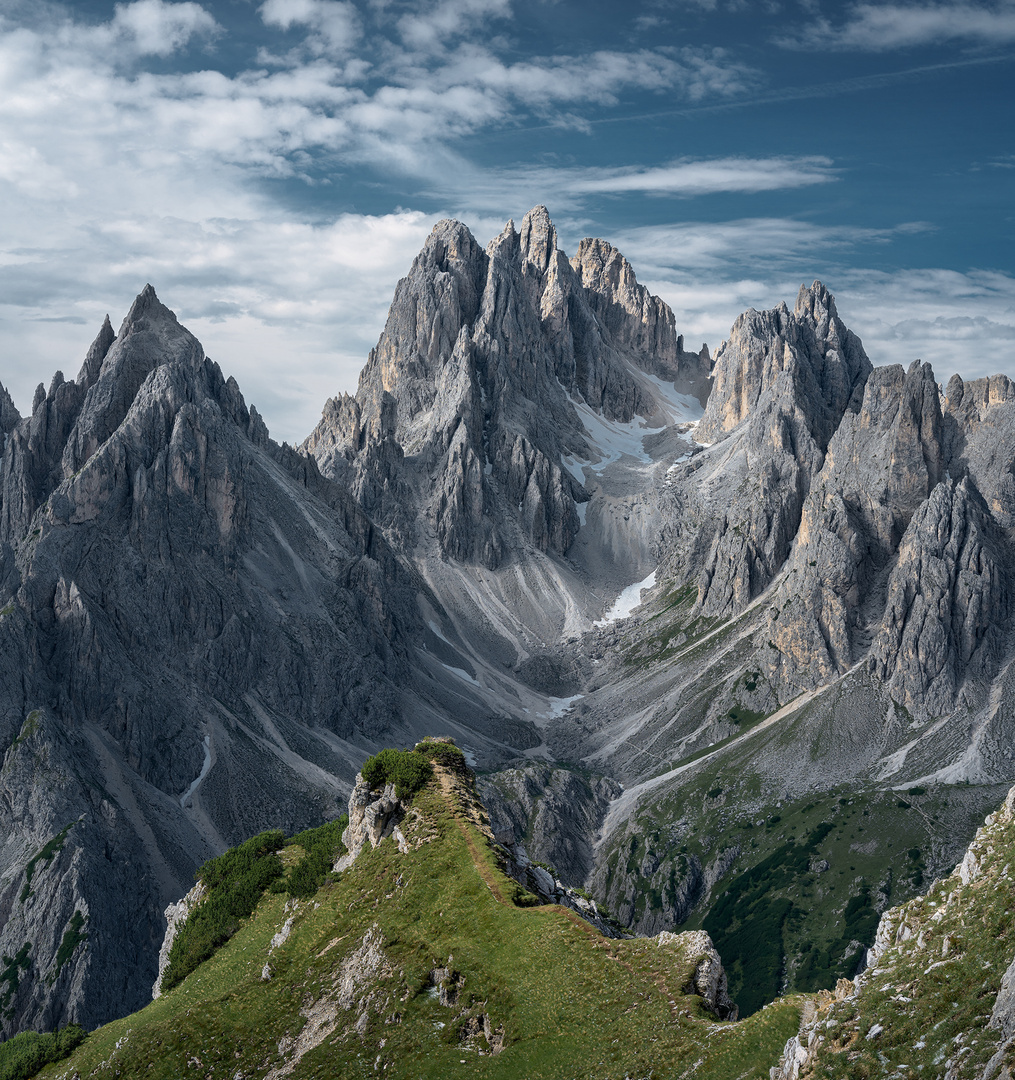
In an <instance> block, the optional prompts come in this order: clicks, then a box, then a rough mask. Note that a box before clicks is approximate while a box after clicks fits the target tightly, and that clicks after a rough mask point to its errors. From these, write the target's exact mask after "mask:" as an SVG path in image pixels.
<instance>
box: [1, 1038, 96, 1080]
mask: <svg viewBox="0 0 1015 1080" xmlns="http://www.w3.org/2000/svg"><path fill="white" fill-rule="evenodd" d="M84 1038H85V1031H84V1028H82V1027H80V1026H79V1025H78V1024H68V1025H67V1026H66V1027H65V1028H61V1029H60V1030H59V1031H50V1032H47V1033H46V1034H44V1035H40V1034H39V1032H37V1031H23V1032H21V1034H20V1035H15V1036H14V1037H13V1038H10V1039H7V1040H6V1041H5V1042H2V1043H0V1080H28V1078H29V1077H31V1076H34V1075H35V1074H36V1073H37V1072H38V1071H39V1070H40V1069H41V1068H42V1067H43V1066H44V1065H49V1064H51V1063H52V1062H54V1061H62V1060H63V1059H64V1058H65V1057H69V1056H70V1054H71V1053H72V1052H73V1051H74V1050H75V1049H76V1048H77V1047H78V1046H80V1044H81V1043H82V1042H83V1041H84Z"/></svg>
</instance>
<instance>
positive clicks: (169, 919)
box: [152, 881, 208, 1001]
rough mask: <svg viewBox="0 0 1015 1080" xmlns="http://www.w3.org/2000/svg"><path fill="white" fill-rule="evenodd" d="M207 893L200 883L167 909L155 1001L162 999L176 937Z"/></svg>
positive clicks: (153, 989)
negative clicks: (164, 978) (164, 977)
mask: <svg viewBox="0 0 1015 1080" xmlns="http://www.w3.org/2000/svg"><path fill="white" fill-rule="evenodd" d="M207 892H208V890H207V889H206V888H205V887H204V882H202V881H199V882H198V883H197V884H196V885H195V886H194V887H193V888H192V889H191V890H190V892H189V893H187V895H186V896H184V897H183V898H182V899H181V900H178V901H177V902H176V903H175V904H169V905H168V906H167V907H166V936H165V937H164V938H163V939H162V947H161V948H160V949H159V973H158V975H157V976H156V978H155V984H154V986H152V1000H153V1001H154V1000H155V999H156V998H160V997H162V976H163V975H165V973H166V968H167V967H169V952H170V950H171V949H172V947H173V942H174V941H175V940H176V935H177V934H178V933H179V932H180V930H181V929H182V928H183V924H184V923H185V922H186V921H187V919H188V918H189V917H190V913H191V912H192V911H193V910H194V909H195V908H196V907H197V906H198V904H200V903H201V901H202V900H203V899H204V898H205V895H206V894H207Z"/></svg>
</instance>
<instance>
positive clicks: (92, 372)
mask: <svg viewBox="0 0 1015 1080" xmlns="http://www.w3.org/2000/svg"><path fill="white" fill-rule="evenodd" d="M148 288H151V286H150V285H149V286H148ZM115 340H116V334H114V333H113V325H112V323H111V322H110V321H109V316H108V315H107V316H106V317H105V319H104V320H103V323H102V327H101V328H100V329H99V332H98V334H97V335H96V337H95V340H94V341H93V342H92V344H91V346H90V347H89V349H88V352H87V354H86V355H85V362H84V364H82V365H81V371H80V372H79V373H78V379H77V381H78V382H79V383H80V384H81V385H82V386H83V387H84V388H85V389H86V390H87V389H88V388H89V387H90V386H91V385H92V384H93V383H94V382H95V380H96V379H97V378H98V377H99V370H100V368H101V367H102V361H103V360H105V358H106V353H107V352H109V346H110V345H112V344H113V342H114V341H115Z"/></svg>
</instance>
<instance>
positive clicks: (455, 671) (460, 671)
mask: <svg viewBox="0 0 1015 1080" xmlns="http://www.w3.org/2000/svg"><path fill="white" fill-rule="evenodd" d="M441 667H442V668H444V670H445V671H450V672H451V674H452V675H457V676H458V678H460V679H464V680H465V681H466V682H467V683H472V685H473V686H478V687H479V688H480V690H482V689H483V684H482V683H481V682H478V681H477V680H476V679H474V678H473V677H472V676H471V675H470V674H469V673H468V672H467V671H466V670H465V668H460V667H452V666H451V665H450V664H443V663H442V664H441Z"/></svg>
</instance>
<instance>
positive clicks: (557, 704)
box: [539, 694, 585, 720]
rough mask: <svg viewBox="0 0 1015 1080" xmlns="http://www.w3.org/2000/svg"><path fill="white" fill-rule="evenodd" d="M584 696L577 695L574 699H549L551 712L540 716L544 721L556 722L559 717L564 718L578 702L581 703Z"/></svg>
mask: <svg viewBox="0 0 1015 1080" xmlns="http://www.w3.org/2000/svg"><path fill="white" fill-rule="evenodd" d="M584 696H585V695H584V694H575V695H574V696H573V697H551V698H550V699H549V701H550V711H549V712H544V713H540V714H539V715H540V717H541V718H542V719H543V720H556V719H557V718H558V717H561V716H563V715H564V713H566V712H567V710H568V709H570V708H571V706H572V705H573V704H574V703H575V702H576V701H581V699H582V698H583V697H584Z"/></svg>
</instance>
